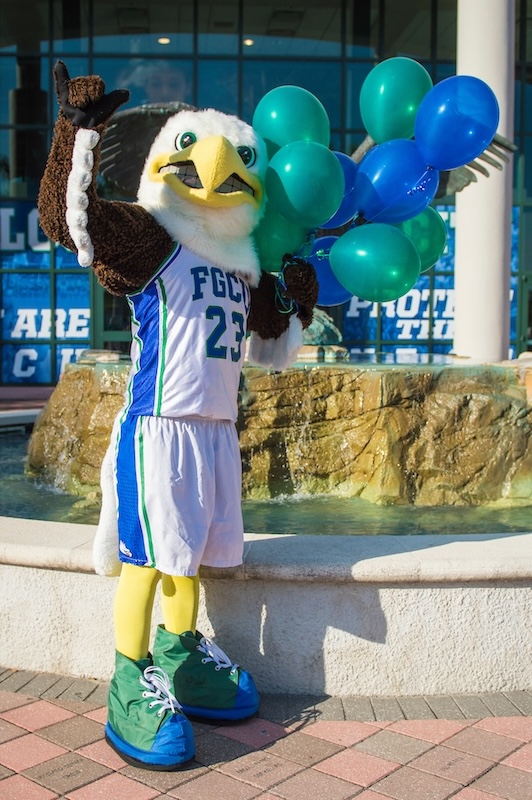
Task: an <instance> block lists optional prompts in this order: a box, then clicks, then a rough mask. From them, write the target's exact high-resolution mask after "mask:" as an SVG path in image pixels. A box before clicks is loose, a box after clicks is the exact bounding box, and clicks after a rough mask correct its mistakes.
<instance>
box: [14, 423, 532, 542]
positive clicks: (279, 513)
mask: <svg viewBox="0 0 532 800" xmlns="http://www.w3.org/2000/svg"><path fill="white" fill-rule="evenodd" d="M27 441H28V438H27V435H26V434H25V433H24V432H23V431H21V430H4V431H0V515H2V516H9V517H26V518H29V519H44V520H52V521H57V522H83V523H89V524H95V523H96V522H97V521H98V508H97V507H95V506H90V505H89V506H87V504H86V503H85V501H83V500H82V501H80V499H79V498H77V497H71V496H70V495H66V494H64V493H62V492H60V491H58V490H57V489H54V488H52V487H50V486H49V485H48V484H44V483H42V482H40V481H38V480H34V479H31V478H28V477H27V476H26V475H25V474H24V461H25V457H26V447H27ZM243 513H244V526H245V530H246V531H248V532H250V533H295V534H302V533H307V534H314V535H321V536H323V535H330V534H350V535H379V534H381V535H382V534H388V535H390V534H391V535H398V534H402V535H407V534H408V535H416V534H453V535H457V534H472V533H473V534H486V533H515V532H520V531H530V530H532V506H527V507H524V508H488V507H485V506H480V507H475V508H471V507H459V508H458V507H455V506H440V507H430V508H423V507H413V506H376V505H373V504H372V503H368V502H367V501H365V500H361V499H359V498H337V497H330V496H325V495H319V496H313V497H309V496H300V495H290V496H286V497H279V498H276V499H273V500H245V501H244V502H243Z"/></svg>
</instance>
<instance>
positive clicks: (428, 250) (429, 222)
mask: <svg viewBox="0 0 532 800" xmlns="http://www.w3.org/2000/svg"><path fill="white" fill-rule="evenodd" d="M397 227H398V228H399V230H401V231H402V232H403V233H405V234H406V235H407V236H408V237H409V238H410V239H412V241H413V242H414V244H415V246H416V250H417V251H418V253H419V258H420V261H421V272H426V270H428V269H430V268H431V267H433V266H434V264H435V263H436V261H438V259H439V258H440V257H441V256H442V254H443V251H444V250H445V244H446V242H447V226H446V225H445V222H444V221H443V219H442V218H441V216H440V215H439V214H438V212H437V211H436V209H434V208H431V207H430V206H428V208H426V209H425V210H424V211H422V212H421V214H418V215H417V216H416V217H412V219H407V220H405V221H404V222H399V223H397Z"/></svg>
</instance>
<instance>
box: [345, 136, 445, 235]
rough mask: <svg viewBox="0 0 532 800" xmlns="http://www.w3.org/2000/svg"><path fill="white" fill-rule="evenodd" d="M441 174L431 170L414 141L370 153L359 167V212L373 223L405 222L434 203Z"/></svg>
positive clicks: (386, 144) (402, 141) (356, 191)
mask: <svg viewBox="0 0 532 800" xmlns="http://www.w3.org/2000/svg"><path fill="white" fill-rule="evenodd" d="M438 183H439V174H438V172H437V171H436V170H435V169H433V168H432V167H428V166H427V164H426V162H425V160H424V159H423V157H422V156H421V154H420V152H419V150H418V148H417V147H416V143H415V142H414V141H412V140H411V139H390V141H388V142H383V143H382V144H378V145H377V146H376V147H373V148H372V149H371V150H369V151H368V152H367V153H366V155H365V156H364V158H363V159H362V161H361V162H360V164H359V167H358V171H357V174H356V177H355V185H354V189H353V191H354V194H355V196H356V201H357V211H358V212H359V214H361V215H362V216H363V217H364V218H365V219H367V220H369V221H370V222H390V223H393V222H403V221H404V220H406V219H411V218H412V217H415V216H417V214H420V213H421V212H422V211H423V210H424V209H425V208H426V207H427V206H428V205H429V203H430V202H431V201H432V200H433V199H434V195H435V194H436V190H437V188H438Z"/></svg>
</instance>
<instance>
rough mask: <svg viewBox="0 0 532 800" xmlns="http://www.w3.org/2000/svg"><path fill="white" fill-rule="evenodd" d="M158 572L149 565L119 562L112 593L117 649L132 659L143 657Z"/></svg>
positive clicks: (159, 575) (147, 648) (146, 653)
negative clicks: (114, 594)
mask: <svg viewBox="0 0 532 800" xmlns="http://www.w3.org/2000/svg"><path fill="white" fill-rule="evenodd" d="M160 577H161V573H160V572H159V571H158V570H156V569H152V568H151V567H137V566H135V565H134V564H122V571H121V573H120V578H119V581H118V588H117V591H116V596H115V606H114V620H115V642H116V649H117V650H118V652H119V653H122V655H124V656H127V658H131V659H132V660H133V661H140V659H141V658H146V656H147V655H148V650H149V641H150V626H151V615H152V610H153V601H154V598H155V590H156V588H157V583H158V582H159V579H160Z"/></svg>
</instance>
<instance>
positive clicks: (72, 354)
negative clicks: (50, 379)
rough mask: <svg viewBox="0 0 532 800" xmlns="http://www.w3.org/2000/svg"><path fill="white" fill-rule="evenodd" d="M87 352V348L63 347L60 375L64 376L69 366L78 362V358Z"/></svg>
mask: <svg viewBox="0 0 532 800" xmlns="http://www.w3.org/2000/svg"><path fill="white" fill-rule="evenodd" d="M84 350H86V348H85V347H62V348H61V363H60V364H59V373H60V374H61V375H62V374H63V372H64V370H65V367H66V365H67V364H70V363H71V362H72V361H76V359H77V357H78V356H79V355H80V354H81V353H83V351H84Z"/></svg>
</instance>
